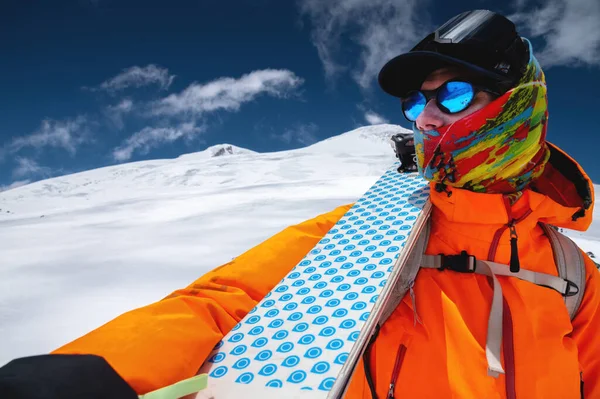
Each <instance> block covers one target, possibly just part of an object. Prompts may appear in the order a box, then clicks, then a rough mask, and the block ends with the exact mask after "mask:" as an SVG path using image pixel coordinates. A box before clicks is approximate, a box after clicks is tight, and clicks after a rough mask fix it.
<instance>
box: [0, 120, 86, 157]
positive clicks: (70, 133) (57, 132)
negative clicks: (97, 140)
mask: <svg viewBox="0 0 600 399" xmlns="http://www.w3.org/2000/svg"><path fill="white" fill-rule="evenodd" d="M89 140H90V139H89V130H88V127H87V119H86V117H85V116H78V117H76V118H74V119H67V120H63V121H56V120H52V119H46V120H43V121H42V124H41V126H40V128H39V129H38V130H37V131H35V132H34V133H32V134H30V135H28V136H22V137H17V138H15V139H14V140H13V141H12V142H11V143H10V144H9V146H8V151H9V152H12V153H15V152H18V151H20V150H21V149H23V148H26V147H32V148H35V149H41V148H43V147H55V148H63V149H65V150H66V151H68V152H69V153H70V154H72V155H74V154H75V153H76V152H77V147H78V146H79V145H81V144H83V143H85V142H87V141H89Z"/></svg>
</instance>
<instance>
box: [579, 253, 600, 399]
mask: <svg viewBox="0 0 600 399" xmlns="http://www.w3.org/2000/svg"><path fill="white" fill-rule="evenodd" d="M584 258H585V268H586V275H587V278H586V282H585V284H586V285H585V294H584V295H583V301H582V302H581V306H580V307H579V311H578V312H577V315H576V316H575V318H574V319H573V338H574V339H575V341H576V342H577V347H578V350H579V364H580V367H581V370H582V372H583V381H584V393H585V395H584V396H585V397H586V398H600V339H598V332H599V330H598V328H599V327H600V273H599V272H598V270H597V268H596V264H595V263H594V262H593V261H592V260H591V259H590V258H589V257H588V256H587V255H585V254H584Z"/></svg>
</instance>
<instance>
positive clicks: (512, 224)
mask: <svg viewBox="0 0 600 399" xmlns="http://www.w3.org/2000/svg"><path fill="white" fill-rule="evenodd" d="M504 206H505V207H506V212H507V214H508V219H509V222H508V223H507V224H505V225H503V226H502V227H500V228H499V229H498V230H496V233H494V238H493V239H492V245H491V246H490V250H489V251H488V260H490V261H492V262H493V261H494V259H495V258H496V252H497V251H498V245H499V244H500V238H502V234H504V232H505V231H506V230H507V229H510V267H511V272H513V273H514V272H515V271H518V270H519V268H520V262H519V254H518V241H517V240H518V238H519V237H518V236H517V228H516V225H517V223H519V222H521V221H522V220H524V219H525V218H526V217H527V216H529V215H531V213H532V212H533V211H532V210H531V209H528V210H527V212H525V213H524V214H523V216H521V217H520V218H517V219H514V218H513V216H512V209H511V207H510V202H509V200H508V197H504Z"/></svg>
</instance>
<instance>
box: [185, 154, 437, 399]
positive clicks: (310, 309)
mask: <svg viewBox="0 0 600 399" xmlns="http://www.w3.org/2000/svg"><path fill="white" fill-rule="evenodd" d="M397 168H398V164H397V163H396V164H395V165H393V166H392V167H391V168H390V169H389V170H387V171H386V172H385V173H384V174H383V175H382V176H381V177H380V178H379V180H378V181H377V182H376V183H375V184H374V185H373V186H372V187H371V188H370V189H369V191H367V192H366V193H365V194H364V195H363V196H362V197H361V198H360V199H359V200H358V201H357V202H356V203H355V204H354V206H352V208H351V209H350V210H349V211H348V212H347V213H346V214H345V215H344V216H343V217H342V218H341V219H340V220H339V221H338V222H337V223H336V224H335V225H334V226H333V227H332V228H331V230H330V231H329V232H328V233H327V234H326V235H325V236H324V237H323V238H322V239H321V240H320V241H319V243H318V244H317V245H316V246H315V247H314V248H313V249H312V250H311V251H310V252H309V253H308V254H307V255H306V256H305V257H304V258H303V259H302V261H300V263H298V265H296V266H295V267H294V268H293V269H292V270H291V271H290V273H289V274H288V275H287V276H286V277H284V278H283V279H282V280H281V282H280V283H279V284H277V285H276V286H275V288H274V289H273V290H272V291H271V292H269V293H268V294H267V295H266V296H265V297H264V298H263V299H262V300H261V301H260V302H259V303H258V304H257V305H256V307H254V308H253V309H252V310H251V311H250V312H249V313H248V315H246V317H245V318H244V319H243V320H242V321H240V323H238V324H237V325H236V326H235V327H234V328H233V329H232V331H231V332H230V333H229V334H227V336H225V337H224V338H223V340H221V342H219V343H218V344H217V346H216V347H215V349H214V350H213V352H212V353H211V355H210V356H209V357H208V360H207V361H206V362H205V364H204V365H203V366H202V368H201V369H200V371H199V373H207V374H208V375H209V378H208V387H207V388H206V389H205V390H203V391H201V392H200V393H199V394H198V396H197V398H215V399H226V398H238V397H239V396H240V394H243V395H245V396H247V397H263V398H269V397H286V398H287V397H292V398H295V397H298V398H323V399H325V398H340V397H342V396H343V393H344V391H345V389H346V385H347V383H348V382H349V380H350V377H351V375H352V373H353V371H354V366H355V365H356V363H357V361H358V359H359V358H360V356H361V355H362V353H363V351H364V349H365V347H366V345H367V342H368V340H369V339H370V337H371V334H372V333H373V331H374V328H375V325H376V324H377V322H378V317H379V316H380V315H381V312H382V306H383V305H382V302H383V301H384V297H385V296H386V295H387V296H388V297H389V295H391V294H390V292H391V290H392V286H393V281H392V280H393V278H396V279H397V278H398V277H397V276H398V275H399V270H400V269H401V268H402V267H404V264H405V263H406V259H407V258H408V252H410V250H411V249H412V248H413V246H414V242H416V237H418V234H419V233H420V232H421V230H422V229H423V226H424V224H425V223H424V220H425V219H426V218H427V217H428V212H430V204H429V201H428V198H429V186H428V183H427V182H426V181H425V180H423V179H422V178H421V177H420V176H419V175H418V174H417V173H398V171H397ZM388 281H389V284H387V282H388Z"/></svg>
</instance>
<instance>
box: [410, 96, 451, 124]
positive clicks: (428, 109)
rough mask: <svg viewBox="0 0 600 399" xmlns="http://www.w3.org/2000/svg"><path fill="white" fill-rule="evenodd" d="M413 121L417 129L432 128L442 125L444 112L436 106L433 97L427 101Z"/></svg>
mask: <svg viewBox="0 0 600 399" xmlns="http://www.w3.org/2000/svg"><path fill="white" fill-rule="evenodd" d="M415 123H416V124H417V128H418V129H419V130H434V129H437V128H440V127H442V126H444V114H443V112H442V111H441V110H440V109H439V108H438V106H437V104H436V102H435V99H432V100H431V101H428V102H427V105H425V108H424V109H423V112H421V115H419V116H418V118H417V120H416V121H415Z"/></svg>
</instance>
